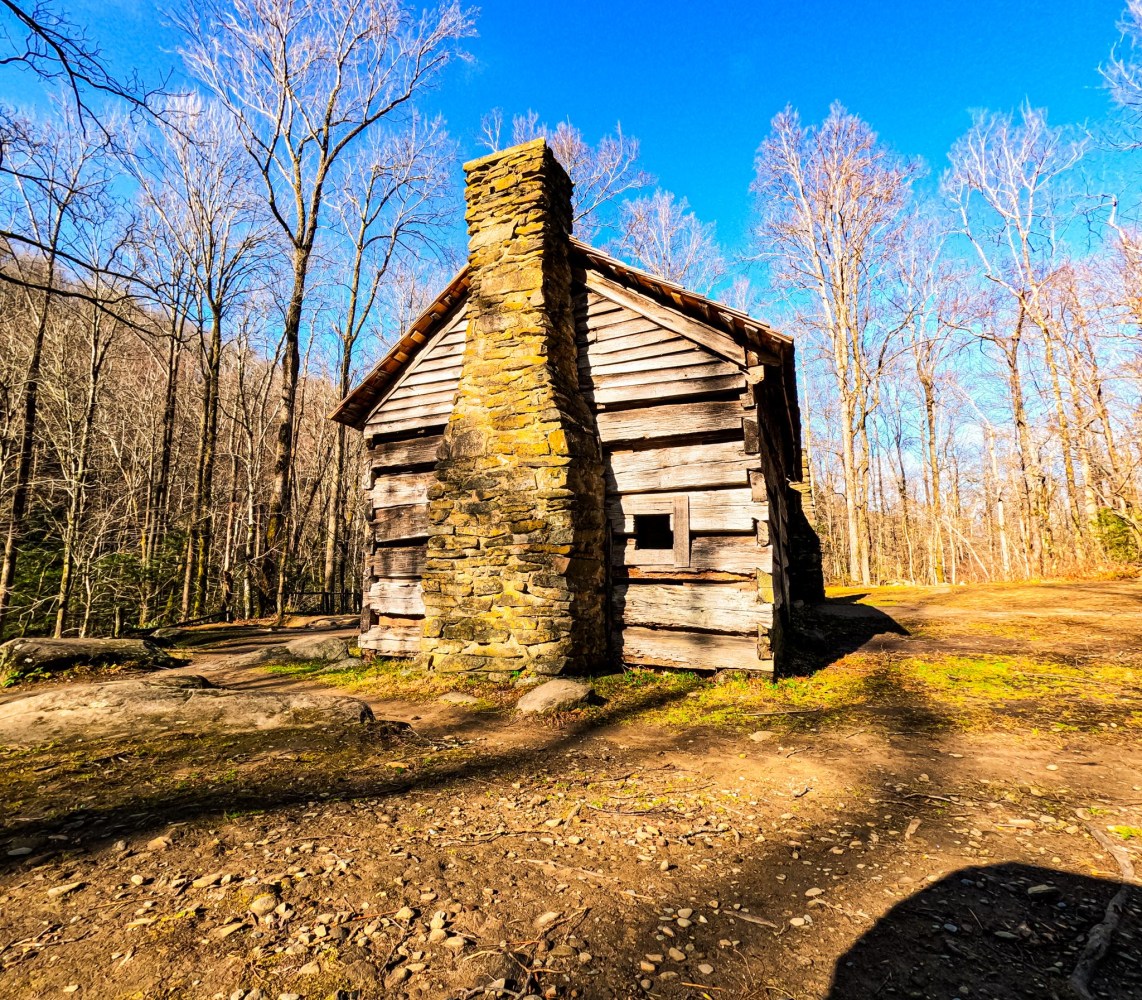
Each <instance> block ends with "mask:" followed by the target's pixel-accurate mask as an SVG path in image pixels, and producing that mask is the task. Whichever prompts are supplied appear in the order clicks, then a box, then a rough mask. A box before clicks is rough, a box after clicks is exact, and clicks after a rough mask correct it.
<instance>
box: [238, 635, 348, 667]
mask: <svg viewBox="0 0 1142 1000" xmlns="http://www.w3.org/2000/svg"><path fill="white" fill-rule="evenodd" d="M348 655H349V639H348V638H347V637H345V636H336V635H305V636H302V637H301V638H300V639H291V640H290V641H289V642H281V643H274V644H273V645H271V646H262V647H261V648H260V649H255V650H254V651H253V652H250V653H245V654H243V655H242V656H239V657H236V658H235V659H234V661H233V662H234V665H235V666H240V667H260V666H263V665H264V664H267V663H301V662H303V661H306V660H323V661H325V662H326V663H336V662H337V661H338V660H344V659H346V658H347V657H348Z"/></svg>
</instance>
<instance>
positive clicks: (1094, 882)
mask: <svg viewBox="0 0 1142 1000" xmlns="http://www.w3.org/2000/svg"><path fill="white" fill-rule="evenodd" d="M1120 888H1121V885H1120V883H1118V882H1114V881H1110V880H1108V879H1098V878H1089V877H1087V876H1083V875H1077V874H1075V873H1073V872H1064V871H1057V870H1055V869H1050V868H1039V867H1036V866H1033V865H1025V864H1017V863H1009V864H999V865H991V866H987V867H973V868H963V869H961V870H959V871H955V872H952V873H951V874H950V875H947V876H945V877H944V878H942V879H941V880H940V881H939V882H936V883H934V884H932V885H930V886H927V887H926V888H925V889H924V890H923V891H921V892H918V893H916V894H915V895H912V896H909V897H908V898H907V899H905V900H904V901H903V902H900V903H897V904H896V905H895V906H894V907H893V908H892V909H891V910H889V911H888V912H887V913H886V914H885V915H884V916H883V917H881V918H880V919H879V920H878V921H877V922H876V924H875V925H874V926H873V927H872V929H871V930H869V931H867V932H866V933H865V934H863V935H862V936H861V937H860V938H859V939H858V940H857V942H856V944H855V945H853V947H852V948H850V949H849V950H848V951H847V952H846V953H845V954H844V955H842V956H841V958H840V959H839V960H838V961H837V963H836V966H835V969H834V973H833V982H832V986H831V988H830V990H829V993H828V995H827V997H826V1000H867V998H868V997H874V996H923V997H957V996H958V997H964V998H967V997H1016V996H1026V997H1054V996H1058V997H1064V996H1077V995H1079V994H1077V993H1075V992H1073V991H1072V989H1071V987H1070V986H1069V984H1068V982H1067V978H1068V977H1069V976H1070V975H1071V973H1072V971H1073V970H1074V968H1075V966H1076V963H1077V961H1078V958H1079V954H1080V953H1081V951H1082V946H1083V944H1084V943H1085V939H1086V936H1087V935H1088V934H1089V933H1090V931H1091V929H1092V928H1093V927H1094V926H1095V925H1097V924H1098V923H1099V922H1100V921H1101V920H1102V918H1103V915H1104V912H1105V910H1106V905H1107V903H1108V901H1109V900H1110V899H1111V897H1112V896H1114V895H1115V893H1116V892H1118V890H1119V889H1120ZM1139 900H1140V897H1139V894H1138V893H1137V892H1135V893H1133V894H1132V895H1131V896H1130V897H1128V899H1127V904H1126V906H1125V907H1124V910H1123V915H1122V921H1121V923H1120V925H1119V931H1118V939H1119V941H1120V942H1132V941H1135V940H1137V938H1138V936H1139V935H1140V934H1142V907H1140V905H1139ZM1133 951H1134V949H1133V948H1132V947H1130V946H1129V945H1127V946H1125V947H1122V948H1119V949H1112V950H1111V951H1110V953H1109V954H1108V955H1107V956H1106V958H1105V959H1104V960H1103V962H1102V963H1101V965H1100V966H1099V967H1098V968H1097V969H1096V970H1095V973H1094V975H1093V977H1092V982H1091V986H1092V992H1091V995H1092V996H1097V997H1108V998H1114V1000H1138V998H1142V972H1140V971H1139V969H1138V965H1137V963H1136V962H1135V961H1133V960H1132V955H1131V953H1132V952H1133Z"/></svg>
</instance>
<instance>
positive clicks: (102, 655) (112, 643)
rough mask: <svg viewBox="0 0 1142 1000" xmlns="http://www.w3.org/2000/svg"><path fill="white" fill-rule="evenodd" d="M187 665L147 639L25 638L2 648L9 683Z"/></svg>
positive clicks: (0, 673)
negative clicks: (89, 671)
mask: <svg viewBox="0 0 1142 1000" xmlns="http://www.w3.org/2000/svg"><path fill="white" fill-rule="evenodd" d="M184 662H185V661H183V660H176V659H175V658H174V657H173V656H171V655H170V653H168V652H167V651H166V650H164V649H161V648H160V647H158V646H156V645H155V644H154V643H153V642H148V641H147V640H145V639H36V638H24V639H9V640H8V641H7V642H6V643H4V644H3V645H0V678H3V679H4V680H6V681H8V682H11V681H16V680H20V679H21V678H23V677H28V676H31V675H41V674H56V673H59V672H60V671H63V670H70V669H71V668H72V667H80V666H87V667H115V666H123V667H126V666H130V667H136V668H137V669H139V670H162V669H164V668H166V667H178V666H182V664H183V663H184Z"/></svg>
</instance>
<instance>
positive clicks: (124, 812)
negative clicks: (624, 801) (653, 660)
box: [0, 689, 685, 872]
mask: <svg viewBox="0 0 1142 1000" xmlns="http://www.w3.org/2000/svg"><path fill="white" fill-rule="evenodd" d="M684 697H685V691H682V690H670V691H667V690H662V689H654V690H648V691H646V692H645V693H643V694H642V695H641V697H638V698H637V699H636V700H635V701H633V702H628V703H624V704H623V705H621V706H616V707H614V708H610V709H608V708H607V707H606V706H604V707H602V708H601V709H597V710H596V711H594V712H593V713H592V714H591V715H590V716H589V717H588V718H586V719H582V720H579V721H575V722H572V723H570V724H564V725H562V727H560V722H561V721H563V722H565V720H558V719H556V720H537V722H536V723H533V724H532V725H533V726H538V727H544V726H546V727H548V728H549V733H550V737H549V738H547V739H540V740H539V741H537V740H535V739H534V736H535V729H534V728H533V729H531V730H530V732H529V736H530V737H532V738H530V739H528V740H527V741H525V742H521V743H520V744H518V745H508V746H506V747H504V748H502V749H499V750H497V751H495V752H490V753H488V752H480V751H474V750H473V747H472V746H471V745H470V744H469V745H465V744H464V742H463V741H462V740H460V739H450V738H445V739H429V738H425V737H422V736H420V735H418V734H417V733H416V732H415V730H413V729H411V728H409V727H407V726H405V725H404V724H403V723H386V722H378V723H370V724H361V725H359V726H348V727H346V726H340V727H335V728H330V727H321V726H314V727H306V728H289V729H271V730H260V731H259V730H251V731H246V732H234V731H222V732H203V731H197V730H195V729H193V728H192V727H190V726H188V727H187V729H186V731H179V732H170V731H167V732H149V733H148V732H146V731H140V732H137V733H133V734H128V733H123V734H119V735H117V736H114V737H106V738H100V739H90V740H87V741H82V740H80V741H76V742H75V743H72V744H62V743H61V744H51V745H47V746H36V747H16V746H9V747H0V799H2V800H3V801H4V802H5V803H6V804H7V806H8V815H7V816H5V817H3V818H0V842H7V843H8V844H9V846H11V845H13V844H17V843H19V844H27V845H29V846H32V847H33V848H35V852H36V853H35V854H33V855H31V856H23V857H4V858H0V872H3V871H6V870H8V869H10V868H13V867H16V866H18V865H25V864H27V863H29V862H34V861H39V860H42V859H45V858H46V857H48V856H50V855H51V854H55V853H59V852H61V851H66V850H68V849H69V847H68V845H69V843H75V842H82V844H83V847H84V849H86V850H92V849H97V848H98V847H99V846H101V845H102V844H105V843H107V842H108V841H110V840H113V839H127V838H134V837H141V836H149V835H151V834H153V833H155V832H158V831H160V830H163V829H166V828H167V827H168V826H169V825H170V824H172V823H181V822H189V821H197V820H207V819H212V818H216V817H225V816H228V815H235V814H241V813H251V812H262V811H267V810H273V809H278V808H283V807H289V806H297V805H305V804H307V803H311V802H314V801H316V800H320V801H322V802H337V801H352V800H356V799H361V798H378V799H383V798H387V797H399V796H402V795H405V794H408V793H410V792H413V791H426V790H433V789H439V788H441V787H445V786H448V785H451V784H453V783H456V782H463V781H470V780H481V779H483V780H487V779H491V778H496V777H502V776H503V775H505V774H512V775H513V776H514V775H519V774H522V773H526V772H527V771H528V770H529V769H535V768H537V767H542V765H543V762H544V761H545V760H546V759H548V758H549V757H550V756H551V755H552V754H556V753H567V752H569V751H573V750H574V749H575V747H576V746H578V745H579V744H581V743H582V742H583V741H584V740H586V739H587V738H588V737H589V736H590V735H591V734H592V733H594V732H596V731H598V730H600V729H603V728H607V727H610V726H614V725H618V724H621V723H623V722H625V721H627V720H630V719H632V718H635V717H637V716H639V715H641V714H642V713H645V712H649V711H653V710H655V709H658V708H662V707H665V706H666V705H668V704H670V703H671V702H674V701H676V700H678V699H680V698H684ZM677 738H678V739H681V735H679V736H678V737H677ZM671 743H672V740H671V739H670V738H666V737H664V739H663V741H662V745H663V746H668V745H671ZM85 793H87V794H85ZM92 793H93V794H92ZM29 812H32V813H36V814H38V815H32V816H30V815H27V814H28V813H29ZM41 849H42V850H43V852H44V853H43V854H41V853H40V851H41Z"/></svg>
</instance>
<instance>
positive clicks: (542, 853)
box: [0, 582, 1142, 1000]
mask: <svg viewBox="0 0 1142 1000" xmlns="http://www.w3.org/2000/svg"><path fill="white" fill-rule="evenodd" d="M988 591H990V593H988ZM857 593H861V594H866V595H867V596H863V597H860V598H854V597H853V595H852V594H848V593H844V594H840V595H838V596H837V597H836V598H835V599H834V600H833V601H832V602H831V603H830V605H829V606H827V607H826V608H824V609H822V610H819V611H816V612H814V614H813V615H812V616H809V620H807V621H806V623H805V627H806V629H807V630H808V631H809V642H808V644H807V652H806V654H805V658H806V667H807V668H808V669H814V670H815V673H813V675H812V676H810V677H806V678H803V679H798V680H788V681H783V682H781V683H779V684H777V685H771V684H769V683H768V682H765V681H748V680H743V679H740V678H726V679H721V680H719V681H708V680H702V679H699V678H697V677H693V676H690V675H677V674H675V675H656V674H650V673H647V672H637V673H633V674H628V675H623V676H619V677H613V678H603V679H599V680H598V681H597V682H596V689H597V690H598V692H599V694H600V695H601V696H602V698H603V699H604V703H603V704H601V705H598V706H593V707H590V708H587V709H584V710H581V711H578V712H574V713H567V714H565V715H563V716H560V717H558V718H555V719H548V720H545V721H541V722H535V721H534V720H529V721H528V722H524V723H521V722H520V721H518V720H517V719H515V718H514V717H513V716H512V715H511V713H510V711H509V706H510V704H511V703H512V701H513V700H514V699H515V698H516V697H517V696H518V692H515V691H511V690H505V689H499V688H492V687H488V686H481V685H478V684H467V685H460V686H459V690H460V691H461V692H462V693H463V694H465V695H467V696H468V697H467V698H462V699H459V700H460V701H461V702H462V703H460V704H457V703H455V702H450V703H443V702H441V701H439V696H440V694H441V693H442V691H443V687H444V685H442V684H441V682H439V681H436V680H434V681H432V682H431V683H429V682H426V681H424V680H423V679H421V678H417V677H415V676H412V675H410V674H409V673H408V672H407V671H405V670H404V669H402V668H399V667H396V666H392V665H382V666H380V667H378V668H355V669H348V670H339V671H338V670H334V671H330V670H329V669H328V668H327V667H325V666H321V665H316V664H314V665H306V664H290V665H288V666H287V667H282V668H279V669H277V670H274V669H272V668H271V669H267V668H256V669H250V670H248V671H233V670H231V671H230V672H229V673H226V675H225V678H226V682H227V683H230V684H234V685H238V686H245V685H248V686H250V687H255V688H259V689H264V688H268V689H276V688H282V687H287V688H288V687H304V688H306V689H314V690H316V689H321V690H324V691H326V692H329V693H346V691H349V692H351V693H352V694H353V695H354V696H356V697H360V698H363V699H365V700H366V701H367V702H368V703H369V704H370V705H371V707H372V709H373V711H374V712H375V714H376V715H377V717H378V718H379V719H395V720H400V721H405V722H409V723H411V726H412V729H411V731H403V732H402V731H400V730H399V729H394V728H392V727H385V726H381V725H376V726H360V727H355V728H351V729H349V730H346V729H345V728H343V727H339V728H336V729H334V728H329V729H325V728H322V727H311V728H308V729H276V730H270V731H262V732H239V733H234V732H231V733H227V734H220V733H218V732H213V731H210V730H209V729H208V728H207V729H203V730H201V731H187V730H186V729H185V728H182V729H179V730H172V731H170V732H166V733H159V734H157V735H151V734H148V735H146V736H137V737H135V738H133V739H128V738H124V737H114V738H101V739H95V740H90V741H86V742H80V741H76V740H71V741H62V742H57V743H55V744H41V745H37V746H32V747H28V746H24V747H15V746H12V747H8V748H6V749H4V750H3V751H0V782H2V794H0V803H2V804H0V808H2V810H3V812H2V817H0V823H2V832H0V996H4V997H18V998H24V997H37V998H38V997H54V996H69V995H70V996H79V997H84V996H86V997H94V998H100V1000H103V998H120V997H122V998H128V997H131V998H135V997H138V998H151V997H171V998H174V997H178V998H188V1000H189V998H194V1000H197V998H215V997H218V998H232V997H238V998H242V1000H258V998H271V1000H278V998H280V997H283V996H284V997H301V998H306V1000H324V998H327V997H331V996H333V997H341V998H351V997H360V998H367V997H394V998H419V997H432V998H436V997H447V998H456V1000H459V998H465V1000H467V998H474V997H504V998H509V997H511V998H520V997H526V996H540V997H580V998H584V1000H586V998H595V997H600V998H610V997H614V998H625V997H664V998H700V997H706V998H728V997H750V998H752V997H757V998H765V1000H782V998H794V1000H808V998H826V997H827V998H830V1000H841V998H846V1000H847V998H853V1000H855V998H868V997H874V996H884V997H924V998H927V997H932V998H947V1000H952V998H954V997H961V998H963V1000H968V998H977V997H987V998H1008V997H1023V996H1026V997H1037V998H1045V997H1057V998H1067V997H1073V996H1075V995H1076V994H1075V993H1074V992H1073V989H1072V987H1071V985H1070V984H1069V982H1068V980H1069V977H1070V976H1071V975H1072V972H1073V970H1074V969H1075V968H1076V966H1077V965H1078V964H1079V963H1080V957H1081V956H1082V954H1083V951H1084V948H1085V947H1086V945H1087V941H1088V937H1089V936H1090V934H1091V931H1092V930H1093V929H1094V928H1095V927H1096V926H1097V925H1098V924H1099V923H1100V922H1102V921H1103V919H1104V917H1105V915H1106V912H1107V906H1108V903H1110V901H1111V900H1112V899H1113V898H1114V897H1115V896H1116V893H1118V891H1119V888H1120V886H1121V885H1122V884H1123V876H1122V871H1123V869H1122V867H1121V863H1120V859H1121V858H1122V857H1125V858H1127V859H1133V861H1134V864H1135V866H1136V867H1138V868H1140V869H1142V850H1140V847H1142V750H1140V749H1139V739H1138V737H1139V734H1140V732H1142V685H1140V684H1139V670H1140V668H1142V585H1139V584H1137V583H1121V582H1119V583H1105V584H1101V583H1100V584H1081V585H1079V584H1073V585H1045V586H1043V587H1036V588H1030V587H1024V588H1003V587H996V588H974V590H972V591H967V590H963V591H959V590H952V589H947V590H930V591H925V590H920V589H916V588H910V589H908V590H907V591H901V590H895V589H885V590H883V591H879V592H865V591H860V592H857ZM1052 609H1053V612H1054V613H1052ZM1100 609H1101V610H1100ZM1033 621H1034V622H1038V625H1036V626H1034V627H1033V626H1032V624H1031V623H1032V622H1033ZM194 655H195V660H196V662H195V663H194V664H192V665H191V666H190V667H188V668H186V669H187V670H191V671H198V672H201V673H203V674H204V675H205V676H208V677H212V679H213V680H215V682H218V678H219V676H221V675H220V674H217V673H215V672H224V671H227V669H228V668H227V666H226V664H227V662H228V658H227V654H226V652H225V650H223V651H221V652H220V651H219V650H216V649H215V650H203V651H201V652H198V651H196V652H195V654H194ZM453 686H456V685H453ZM17 693H18V692H17ZM1108 845H1109V846H1108ZM1122 852H1125V853H1124V854H1123V853H1122ZM1116 855H1118V857H1116ZM1140 900H1142V888H1139V889H1136V890H1134V891H1133V892H1132V893H1129V894H1128V896H1127V898H1126V900H1125V904H1124V906H1123V908H1122V912H1121V916H1120V921H1119V924H1118V926H1117V928H1116V929H1115V932H1114V934H1113V936H1112V938H1111V944H1110V948H1109V951H1108V952H1107V954H1106V955H1105V957H1104V958H1102V960H1101V961H1100V962H1098V963H1097V966H1096V967H1095V969H1094V973H1093V976H1092V977H1091V980H1090V984H1091V985H1090V989H1091V993H1092V995H1094V996H1100V997H1108V998H1111V997H1112V998H1116V1000H1117V998H1136V997H1142V964H1140V962H1142V909H1140Z"/></svg>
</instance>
